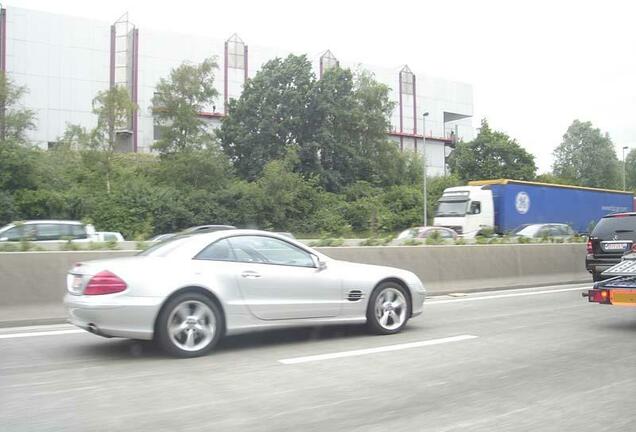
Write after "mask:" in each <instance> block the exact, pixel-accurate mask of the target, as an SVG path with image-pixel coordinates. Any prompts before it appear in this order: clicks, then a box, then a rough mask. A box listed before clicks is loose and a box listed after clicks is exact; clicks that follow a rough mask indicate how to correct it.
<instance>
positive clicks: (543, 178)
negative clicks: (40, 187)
mask: <svg viewBox="0 0 636 432" xmlns="http://www.w3.org/2000/svg"><path fill="white" fill-rule="evenodd" d="M534 180H535V181H537V182H540V183H551V184H564V185H573V184H574V182H572V181H571V180H568V179H564V178H561V177H559V176H556V175H554V174H552V173H543V174H539V175H538V176H537V177H536V178H535V179H534Z"/></svg>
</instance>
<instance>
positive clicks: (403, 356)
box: [0, 285, 636, 432]
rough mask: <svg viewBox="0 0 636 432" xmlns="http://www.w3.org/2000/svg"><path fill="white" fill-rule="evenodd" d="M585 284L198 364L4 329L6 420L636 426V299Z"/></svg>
mask: <svg viewBox="0 0 636 432" xmlns="http://www.w3.org/2000/svg"><path fill="white" fill-rule="evenodd" d="M583 287H584V286H583V285H577V286H561V287H555V288H535V289H529V290H517V291H505V292H488V293H481V294H471V295H469V296H466V297H454V298H453V297H438V298H434V299H431V301H430V302H429V303H428V304H427V305H425V312H424V314H423V315H422V316H420V317H417V318H415V319H413V320H412V321H411V322H409V325H408V327H407V329H406V330H405V331H404V332H403V333H401V334H398V335H393V336H371V335H368V334H367V333H366V332H365V330H364V328H361V327H358V326H356V327H332V328H322V329H299V330H286V331H275V332H267V333H261V334H252V335H245V336H237V337H233V338H228V339H227V340H225V341H224V342H223V343H222V344H221V346H219V347H218V349H217V350H216V352H214V353H213V354H211V355H209V356H206V357H203V358H197V359H190V360H177V359H172V358H167V357H165V356H164V355H163V354H162V353H161V352H160V351H158V350H157V349H155V348H154V347H153V346H152V345H151V344H149V343H140V342H134V341H127V340H115V339H110V340H108V339H103V338H99V337H97V336H93V335H91V334H88V333H75V332H73V329H72V327H69V326H65V325H62V326H46V327H37V328H19V329H16V328H14V329H1V330H0V430H1V431H11V432H18V431H109V430H112V431H121V430H134V431H216V430H224V431H227V430H240V431H248V430H249V431H252V430H255V431H282V430H290V431H292V430H293V431H309V430H317V431H338V430H346V431H365V432H366V431H387V430H388V431H471V432H472V431H489V432H490V431H577V432H579V431H594V432H598V431H612V432H614V431H632V430H635V428H636V426H635V425H636V345H635V343H634V342H635V338H636V309H627V308H617V307H609V306H601V305H596V304H588V303H587V302H586V300H585V299H583V298H581V295H580V292H581V290H582V288H583ZM34 333H36V334H34ZM37 333H46V334H39V335H38V334H37Z"/></svg>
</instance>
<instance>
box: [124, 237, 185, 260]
mask: <svg viewBox="0 0 636 432" xmlns="http://www.w3.org/2000/svg"><path fill="white" fill-rule="evenodd" d="M191 236H192V235H191V234H184V235H179V236H175V237H170V238H169V239H167V240H164V241H162V242H160V243H157V244H155V245H153V246H151V247H149V248H148V249H146V250H145V251H142V252H139V253H138V254H137V255H140V256H157V257H165V256H167V255H169V254H170V253H171V252H172V251H174V250H175V249H177V248H178V247H179V246H181V245H182V244H183V243H185V241H186V240H187V239H188V238H190V237H191Z"/></svg>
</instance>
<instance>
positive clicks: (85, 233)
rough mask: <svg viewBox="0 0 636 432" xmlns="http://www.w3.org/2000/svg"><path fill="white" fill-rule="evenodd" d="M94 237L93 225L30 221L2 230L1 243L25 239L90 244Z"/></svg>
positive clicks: (0, 232)
mask: <svg viewBox="0 0 636 432" xmlns="http://www.w3.org/2000/svg"><path fill="white" fill-rule="evenodd" d="M94 235H95V227H93V225H90V224H83V223H82V222H79V221H68V220H30V221H22V222H13V223H10V224H8V225H5V226H3V227H2V228H0V242H6V241H20V240H23V239H24V240H29V241H34V242H51V241H58V242H59V241H64V240H71V241H73V242H88V241H91V240H92V239H93V237H94Z"/></svg>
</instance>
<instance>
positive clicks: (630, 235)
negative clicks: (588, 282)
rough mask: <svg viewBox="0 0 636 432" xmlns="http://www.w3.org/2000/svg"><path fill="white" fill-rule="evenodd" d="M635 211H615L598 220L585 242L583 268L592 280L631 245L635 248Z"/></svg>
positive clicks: (630, 247)
mask: <svg viewBox="0 0 636 432" xmlns="http://www.w3.org/2000/svg"><path fill="white" fill-rule="evenodd" d="M635 243H636V212H630V213H615V214H611V215H607V216H604V217H602V218H601V220H599V221H598V223H597V224H596V226H595V227H594V229H593V230H592V233H591V234H590V239H589V240H588V242H587V255H586V256H585V268H586V269H587V271H589V272H590V273H592V279H593V280H594V281H598V280H601V272H603V271H605V270H607V269H608V268H610V267H611V266H613V265H614V264H617V263H618V262H620V260H621V257H622V256H623V254H624V253H625V252H627V251H631V250H632V247H634V248H635V249H636V245H635Z"/></svg>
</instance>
